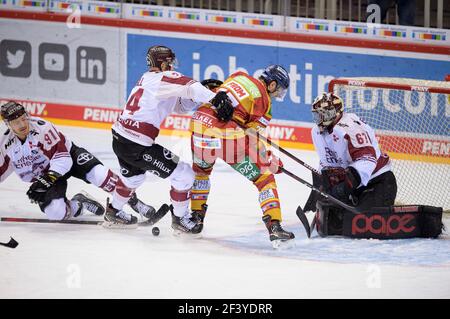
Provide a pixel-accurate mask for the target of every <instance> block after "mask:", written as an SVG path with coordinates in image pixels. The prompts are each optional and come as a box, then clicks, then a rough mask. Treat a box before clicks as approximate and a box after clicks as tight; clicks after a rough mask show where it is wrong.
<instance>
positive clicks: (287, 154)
mask: <svg viewBox="0 0 450 319" xmlns="http://www.w3.org/2000/svg"><path fill="white" fill-rule="evenodd" d="M247 131H248V132H250V133H249V134H256V137H257V138H258V139H260V140H261V141H263V142H266V143H267V144H269V145H271V146H273V147H275V148H276V149H278V150H279V151H280V152H281V153H283V154H284V155H286V156H287V157H289V158H291V159H292V160H294V161H295V162H297V163H299V164H300V165H302V166H303V167H305V168H307V169H309V170H310V171H311V172H313V173H314V174H316V175H319V176H320V175H321V174H320V172H319V171H318V170H316V169H315V168H314V167H312V166H310V165H308V164H306V163H305V162H303V161H302V160H301V159H299V158H298V157H297V156H295V155H294V154H292V153H290V152H288V151H287V150H285V149H284V148H282V147H281V146H279V145H278V144H275V143H274V142H272V141H271V140H270V139H269V138H268V137H265V136H263V135H261V134H259V133H258V132H253V131H251V130H247Z"/></svg>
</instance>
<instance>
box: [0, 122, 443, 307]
mask: <svg viewBox="0 0 450 319" xmlns="http://www.w3.org/2000/svg"><path fill="white" fill-rule="evenodd" d="M60 129H61V130H62V131H63V132H64V133H65V134H66V135H67V136H68V137H69V138H71V139H72V141H74V142H75V143H77V144H78V145H80V146H83V147H85V148H87V149H88V150H90V151H91V152H92V153H94V154H95V155H96V156H98V157H99V159H101V160H102V161H103V162H104V164H105V165H107V166H109V167H111V168H112V169H114V170H115V171H116V172H117V171H118V163H117V160H116V158H115V156H114V154H113V153H112V149H111V133H110V131H108V130H96V129H87V128H74V127H60ZM158 139H159V141H158V142H159V143H160V144H162V145H164V146H167V147H169V148H170V149H172V150H173V151H174V152H175V153H177V154H178V155H180V156H181V157H182V158H183V159H184V160H186V161H190V151H189V144H188V143H189V141H188V139H186V138H179V137H166V136H161V137H159V138H158ZM292 152H293V153H294V154H296V155H297V156H299V157H300V158H302V159H303V160H304V161H305V162H307V163H309V164H313V165H317V161H318V159H317V157H316V155H315V154H314V153H313V152H309V151H304V152H301V151H292ZM284 163H285V166H286V168H288V169H290V170H292V171H294V172H296V173H298V174H299V175H300V176H303V177H304V178H305V179H307V180H310V179H311V178H310V174H309V173H308V171H306V170H305V169H303V168H302V167H300V166H298V165H296V164H295V163H293V162H292V161H290V160H289V159H285V160H284ZM217 164H218V165H216V167H215V169H214V172H213V175H212V177H211V182H212V191H211V195H210V199H209V202H208V204H209V209H208V214H207V217H206V221H205V229H204V231H203V237H202V238H200V239H185V238H178V237H174V236H173V235H172V231H171V228H170V217H169V216H166V217H165V218H164V219H163V220H161V221H160V222H159V224H158V226H159V228H160V230H161V234H160V236H158V237H155V236H153V235H152V233H151V227H140V228H138V229H136V230H114V231H113V230H106V229H103V228H102V227H100V226H91V225H86V226H81V225H61V224H31V223H23V224H19V223H1V224H0V242H7V241H8V240H9V237H10V236H13V237H14V239H16V240H17V241H18V242H19V246H18V247H17V248H16V249H9V248H6V247H2V246H0V298H263V299H278V298H295V299H297V298H433V297H436V298H449V297H450V236H449V235H448V232H447V233H446V234H444V235H443V236H442V237H441V239H439V240H430V239H414V240H396V241H394V240H390V241H379V240H350V239H343V238H320V237H317V234H316V233H315V232H314V234H313V238H312V239H308V238H307V237H306V234H305V231H304V230H303V228H302V226H301V224H300V222H299V220H298V219H297V217H296V215H295V210H296V208H297V206H298V205H299V204H301V205H302V206H303V205H304V203H305V201H306V198H307V196H308V195H309V189H308V188H306V187H305V186H303V185H301V184H299V183H298V182H296V181H294V180H292V179H290V178H289V177H288V176H283V175H277V183H278V187H279V193H280V198H281V203H282V210H283V218H284V220H283V225H284V226H285V228H286V229H288V230H291V231H293V232H294V233H295V235H296V239H295V244H296V246H295V247H294V248H292V249H290V250H282V251H275V250H273V248H272V247H271V244H270V242H269V239H268V235H267V231H266V229H265V227H264V224H263V222H262V220H261V213H260V208H259V205H258V201H257V191H256V189H255V188H254V186H253V185H252V184H251V183H250V182H248V181H247V180H246V179H245V178H244V177H242V176H240V175H239V174H237V173H236V172H234V171H233V170H231V168H229V167H228V166H226V165H225V164H224V163H223V162H218V163H217ZM169 187H170V186H169V182H168V181H166V180H159V179H157V178H155V177H153V176H148V178H147V181H146V182H145V184H144V185H143V186H142V187H141V188H140V189H138V192H137V193H138V195H139V197H140V198H141V199H142V200H144V201H145V202H147V203H150V204H152V205H154V206H158V207H159V205H161V204H163V203H169ZM27 188H28V186H27V185H26V184H25V183H22V182H21V181H20V180H19V178H18V177H17V176H15V175H12V176H10V177H9V178H8V179H7V180H6V181H5V182H4V183H2V184H0V194H1V205H0V216H2V217H4V216H10V217H33V218H43V217H45V216H43V214H42V213H41V212H40V210H39V208H38V207H37V205H33V204H31V203H30V202H29V201H28V199H27V197H26V195H25V192H26V190H27ZM81 189H83V190H86V191H88V192H89V193H90V194H92V195H93V196H94V197H96V198H97V199H99V200H101V201H102V202H106V197H107V194H106V193H104V192H103V191H101V190H99V189H96V188H95V187H94V186H92V185H87V184H85V183H84V182H82V181H79V180H76V179H74V178H72V179H70V181H69V189H68V197H69V198H70V197H71V196H73V195H74V194H75V193H76V192H78V191H79V190H81ZM308 217H309V218H310V219H311V218H312V216H310V215H309V216H308ZM81 218H82V219H89V220H96V219H99V218H98V217H96V216H88V215H83V216H82V217H81ZM445 224H446V226H447V229H450V221H449V220H445Z"/></svg>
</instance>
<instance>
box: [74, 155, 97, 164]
mask: <svg viewBox="0 0 450 319" xmlns="http://www.w3.org/2000/svg"><path fill="white" fill-rule="evenodd" d="M93 158H94V156H93V155H92V154H89V153H81V154H80V155H78V157H77V164H78V165H84V164H86V163H87V162H89V161H90V160H92V159H93Z"/></svg>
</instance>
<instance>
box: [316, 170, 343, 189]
mask: <svg viewBox="0 0 450 319" xmlns="http://www.w3.org/2000/svg"><path fill="white" fill-rule="evenodd" d="M321 173H322V174H321V177H322V181H321V182H322V187H323V190H324V191H325V192H329V191H330V189H331V188H332V187H334V186H336V185H337V184H339V183H341V182H343V181H344V180H345V175H346V171H345V168H343V167H325V168H324V169H322V172H321Z"/></svg>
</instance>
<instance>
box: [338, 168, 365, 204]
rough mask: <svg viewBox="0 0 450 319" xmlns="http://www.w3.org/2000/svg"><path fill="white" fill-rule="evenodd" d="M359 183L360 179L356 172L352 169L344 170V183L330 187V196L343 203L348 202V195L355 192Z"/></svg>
mask: <svg viewBox="0 0 450 319" xmlns="http://www.w3.org/2000/svg"><path fill="white" fill-rule="evenodd" d="M360 183H361V177H360V176H359V174H358V171H357V170H356V169H354V168H353V167H351V166H350V167H349V168H347V169H345V179H344V181H342V182H340V183H338V184H336V185H334V186H332V187H331V191H330V195H331V196H333V197H334V198H337V199H339V200H341V201H343V202H348V201H349V197H350V195H351V194H352V193H353V192H354V191H355V190H356V188H357V187H358V186H359V184H360Z"/></svg>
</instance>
